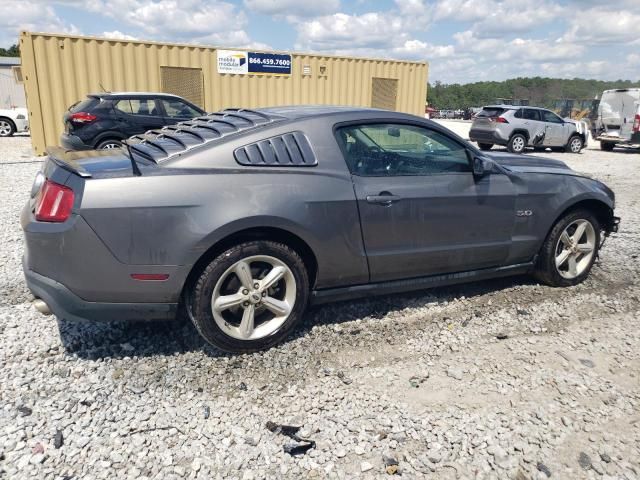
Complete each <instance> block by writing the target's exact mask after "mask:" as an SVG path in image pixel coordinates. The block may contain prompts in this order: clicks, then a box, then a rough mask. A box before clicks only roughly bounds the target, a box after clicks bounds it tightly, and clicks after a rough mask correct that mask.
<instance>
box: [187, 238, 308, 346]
mask: <svg viewBox="0 0 640 480" xmlns="http://www.w3.org/2000/svg"><path fill="white" fill-rule="evenodd" d="M255 255H268V256H271V257H275V258H276V259H278V260H280V261H281V262H283V263H284V264H286V266H287V267H289V269H290V270H291V272H292V273H293V278H294V280H295V283H296V295H295V303H294V305H293V308H292V310H291V313H290V314H289V316H288V318H287V319H286V321H285V322H284V323H283V324H282V325H281V326H280V327H279V328H278V330H276V331H275V332H273V333H272V334H270V335H268V336H266V337H263V338H259V339H256V340H241V339H237V338H234V337H232V336H231V335H228V334H227V333H225V332H224V331H223V330H222V329H221V328H220V327H219V325H218V324H217V323H216V321H215V319H214V317H213V312H212V307H211V299H212V295H213V292H214V289H215V286H216V283H217V282H218V280H219V279H220V277H221V276H222V275H223V274H224V272H226V271H227V270H228V269H229V268H230V267H231V266H233V265H234V264H235V263H236V262H238V261H240V260H242V259H244V258H247V257H251V256H255ZM308 298H309V279H308V275H307V270H306V268H305V265H304V262H303V261H302V258H300V255H298V253H297V252H296V251H295V250H293V249H291V248H290V247H288V246H287V245H284V244H282V243H278V242H272V241H269V240H256V241H251V242H246V243H241V244H239V245H237V246H235V247H232V248H230V249H228V250H226V251H225V252H223V253H222V254H220V255H218V256H217V257H216V258H215V259H214V260H213V261H212V262H211V263H210V264H209V265H208V266H207V267H206V268H205V269H204V271H203V272H202V274H201V275H200V277H199V278H198V280H197V281H196V282H195V285H194V286H193V289H192V291H191V292H190V293H189V294H188V295H187V296H186V299H187V301H188V302H189V303H190V308H189V314H190V317H191V320H192V322H193V324H194V325H195V327H196V329H197V330H198V332H199V333H200V335H202V337H203V338H204V339H205V340H206V341H207V342H208V343H210V344H212V345H214V346H216V347H218V348H220V349H221V350H224V351H226V352H232V353H250V352H256V351H258V350H264V349H267V348H270V347H272V346H274V345H276V344H277V343H280V342H281V341H282V340H284V339H285V338H286V337H287V336H288V335H289V334H290V333H291V331H292V330H293V329H294V328H295V327H296V326H297V325H298V324H299V322H300V321H301V320H302V316H303V313H304V311H305V309H306V307H307V300H308Z"/></svg>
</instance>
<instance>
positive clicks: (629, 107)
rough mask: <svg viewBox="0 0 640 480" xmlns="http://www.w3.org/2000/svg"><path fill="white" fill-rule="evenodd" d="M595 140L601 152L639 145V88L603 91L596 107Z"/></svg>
mask: <svg viewBox="0 0 640 480" xmlns="http://www.w3.org/2000/svg"><path fill="white" fill-rule="evenodd" d="M595 125H596V127H595V130H596V134H595V136H596V140H598V141H600V148H601V149H602V150H607V151H611V150H613V148H614V147H615V146H616V145H640V88H624V89H617V90H605V91H604V92H603V93H602V98H601V99H600V104H599V105H598V115H597V118H596V122H595Z"/></svg>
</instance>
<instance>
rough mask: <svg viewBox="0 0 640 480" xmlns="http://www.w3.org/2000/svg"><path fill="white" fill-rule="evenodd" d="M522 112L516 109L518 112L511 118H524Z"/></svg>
mask: <svg viewBox="0 0 640 480" xmlns="http://www.w3.org/2000/svg"><path fill="white" fill-rule="evenodd" d="M522 110H523V109H522V108H520V109H518V110H517V111H516V113H514V115H513V116H514V117H516V118H524V116H523V114H522Z"/></svg>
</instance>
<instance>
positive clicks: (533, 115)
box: [523, 108, 540, 121]
mask: <svg viewBox="0 0 640 480" xmlns="http://www.w3.org/2000/svg"><path fill="white" fill-rule="evenodd" d="M523 118H524V119H526V120H538V121H539V120H540V116H539V115H538V110H534V109H533V108H525V109H524V114H523Z"/></svg>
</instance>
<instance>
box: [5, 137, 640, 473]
mask: <svg viewBox="0 0 640 480" xmlns="http://www.w3.org/2000/svg"><path fill="white" fill-rule="evenodd" d="M0 140H1V141H0V225H2V228H1V229H0V239H1V240H2V242H1V245H0V263H1V264H2V265H1V266H0V285H1V290H0V334H1V339H2V340H1V342H0V365H2V368H1V369H0V386H1V387H0V478H10V479H27V478H29V479H31V478H47V479H62V478H64V479H68V480H70V479H80V478H82V479H99V478H108V479H113V478H118V479H128V478H131V479H134V478H149V479H152V478H154V479H172V478H203V479H208V478H237V479H261V478H269V479H271V478H295V479H299V478H356V477H361V478H386V477H388V476H390V474H392V473H394V471H396V469H397V471H396V474H398V473H399V474H401V475H402V478H433V479H444V480H446V479H454V478H464V479H466V478H478V479H484V478H486V479H489V478H496V479H498V478H500V479H502V478H511V479H517V480H525V479H546V478H548V477H549V476H550V477H552V478H559V479H573V478H580V479H582V478H586V479H590V478H606V479H614V478H615V479H638V478H640V410H639V401H640V382H639V375H640V330H639V329H638V320H639V317H640V315H639V311H640V308H639V307H640V288H639V272H640V260H639V258H638V253H639V252H638V244H639V242H640V227H638V225H640V203H639V202H640V191H639V189H638V187H637V185H638V178H637V176H638V174H639V173H640V154H638V153H637V152H625V151H615V152H611V153H607V152H600V151H598V150H592V149H590V150H585V151H584V152H583V153H582V154H579V155H572V154H560V153H556V154H550V153H549V154H543V155H553V156H556V157H558V158H561V159H562V160H565V161H567V162H568V163H569V164H570V165H571V166H572V167H573V168H575V169H577V170H579V171H585V172H589V173H591V174H593V175H595V176H596V177H599V178H601V179H602V180H604V181H606V182H607V183H608V184H609V185H610V186H611V187H612V188H613V189H614V190H615V191H616V193H617V196H618V205H619V206H618V214H619V215H620V216H621V217H622V219H623V223H622V226H621V231H620V233H619V234H617V235H616V236H615V237H613V238H611V239H610V240H609V241H608V242H607V244H606V246H605V249H604V251H603V253H602V255H601V260H600V262H599V263H598V264H597V265H596V266H595V268H594V270H593V272H592V275H591V277H590V279H589V280H588V281H587V282H585V283H584V284H582V285H579V286H577V287H574V288H568V289H552V288H548V287H543V286H540V285H537V284H536V283H535V282H534V281H532V280H531V279H529V278H515V279H506V280H504V279H503V280H497V281H488V282H482V283H480V284H473V285H466V286H459V287H453V288H441V289H435V290H431V291H425V292H420V293H416V294H412V295H396V296H391V297H383V298H379V299H375V300H363V301H358V302H350V303H342V304H336V305H331V306H326V307H322V308H317V309H314V310H312V311H311V312H309V313H308V314H307V315H306V318H305V322H304V325H303V326H302V328H300V329H299V331H298V332H297V334H296V335H295V336H294V337H293V338H291V339H290V340H289V341H288V342H286V343H285V344H283V345H280V346H278V347H276V348H273V349H271V350H269V351H267V352H262V353H257V354H253V355H242V356H228V355H224V354H222V353H220V352H219V351H217V350H215V349H213V348H210V347H208V346H207V345H205V344H204V343H203V341H202V340H200V338H199V337H198V335H197V334H196V332H195V330H194V329H193V328H192V327H191V326H190V325H188V324H187V325H177V324H130V323H113V324H109V325H96V324H91V323H82V324H72V323H68V322H65V321H63V320H58V321H56V319H55V318H54V317H45V316H42V315H40V314H39V313H37V312H36V311H35V310H34V308H33V307H32V306H31V304H30V302H29V299H30V295H29V293H28V291H27V290H26V287H25V284H24V282H23V280H22V274H21V267H20V258H21V255H22V248H23V247H22V237H21V231H20V227H19V224H18V218H19V211H20V208H21V207H22V205H23V203H24V202H25V201H26V198H27V195H28V192H29V189H30V185H31V181H32V179H33V176H34V175H35V173H36V171H37V170H38V168H39V164H38V163H37V162H34V159H33V158H32V156H31V151H30V145H29V139H28V138H18V137H16V138H9V139H0ZM268 421H273V422H276V423H282V424H288V425H296V426H301V427H302V429H301V430H300V432H298V433H299V435H300V437H303V438H310V439H312V440H314V441H315V442H316V446H315V448H313V449H311V450H309V451H308V452H307V453H306V454H304V455H300V456H296V457H293V456H290V455H289V454H287V453H285V452H284V451H283V447H285V446H287V445H289V444H290V443H291V442H292V441H293V440H291V439H290V438H288V437H286V436H285V435H283V434H282V433H278V432H275V433H274V432H272V431H270V430H268V429H267V428H266V427H265V424H266V422H268ZM389 458H393V459H394V460H396V461H397V462H398V465H397V467H396V466H393V465H391V466H387V467H386V468H385V462H386V463H393V462H390V461H389ZM387 470H388V471H387Z"/></svg>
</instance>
